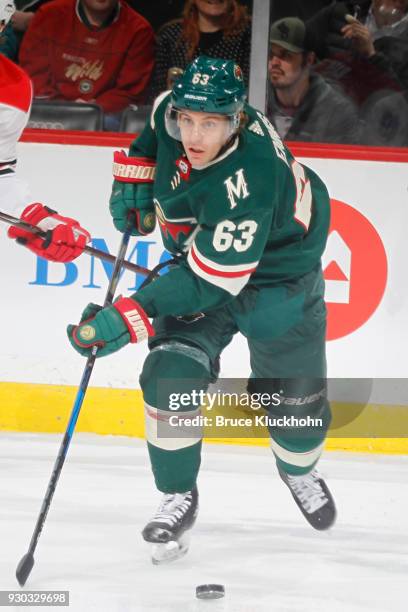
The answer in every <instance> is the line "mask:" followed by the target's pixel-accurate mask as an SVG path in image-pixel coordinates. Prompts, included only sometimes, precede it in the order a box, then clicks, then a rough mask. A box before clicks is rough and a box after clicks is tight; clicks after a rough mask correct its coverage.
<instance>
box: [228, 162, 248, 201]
mask: <svg viewBox="0 0 408 612" xmlns="http://www.w3.org/2000/svg"><path fill="white" fill-rule="evenodd" d="M235 176H236V177H237V182H236V185H234V183H233V182H232V176H229V177H228V178H227V180H226V181H224V185H225V186H226V188H227V192H228V199H229V201H230V204H231V208H235V207H236V205H237V203H236V201H235V198H234V196H236V197H237V198H247V197H248V196H249V191H248V185H247V182H246V180H245V177H244V169H243V168H240V169H239V170H237V171H236V173H235Z"/></svg>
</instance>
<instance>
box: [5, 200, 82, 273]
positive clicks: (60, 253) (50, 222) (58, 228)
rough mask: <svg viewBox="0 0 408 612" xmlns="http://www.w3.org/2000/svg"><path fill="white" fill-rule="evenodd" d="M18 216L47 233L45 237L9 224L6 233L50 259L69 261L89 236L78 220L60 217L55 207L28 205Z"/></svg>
mask: <svg viewBox="0 0 408 612" xmlns="http://www.w3.org/2000/svg"><path fill="white" fill-rule="evenodd" d="M20 218H21V220H22V221H26V222H27V223H31V225H36V226H37V227H39V228H40V229H41V230H43V231H44V232H46V234H47V235H46V237H45V238H40V237H39V236H37V235H36V234H32V233H30V232H26V231H25V230H22V229H19V228H18V227H10V228H9V230H8V236H9V237H10V238H15V239H16V240H17V242H19V243H20V244H24V246H26V247H27V248H28V249H30V251H33V252H34V253H35V254H36V255H40V257H44V258H45V259H48V260H50V261H59V262H67V261H72V260H73V259H75V258H76V257H78V255H80V254H81V253H82V251H83V250H84V248H85V246H86V243H87V242H88V241H89V240H90V238H91V237H90V235H89V233H88V232H87V231H86V230H84V229H83V228H82V227H81V226H80V225H79V223H78V221H75V219H70V218H69V217H61V216H60V215H59V214H58V213H57V212H56V211H55V210H51V208H48V207H47V206H43V204H39V203H35V204H30V206H27V207H26V208H25V209H24V210H23V212H22V215H21V217H20Z"/></svg>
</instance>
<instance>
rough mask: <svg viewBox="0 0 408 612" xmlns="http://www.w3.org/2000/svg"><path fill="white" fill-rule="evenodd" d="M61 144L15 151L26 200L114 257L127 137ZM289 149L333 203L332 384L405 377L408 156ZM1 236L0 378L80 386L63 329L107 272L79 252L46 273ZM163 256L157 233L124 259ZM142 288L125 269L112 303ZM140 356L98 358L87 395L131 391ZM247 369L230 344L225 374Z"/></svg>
mask: <svg viewBox="0 0 408 612" xmlns="http://www.w3.org/2000/svg"><path fill="white" fill-rule="evenodd" d="M44 138H45V140H46V139H47V137H44ZM44 138H43V140H44ZM61 138H63V139H64V140H62V141H60V142H58V139H57V138H56V137H55V138H54V141H55V142H53V143H50V142H46V141H45V142H33V141H32V140H36V138H35V135H34V136H33V138H30V134H29V133H28V134H27V135H26V137H25V141H24V142H21V143H19V162H18V172H19V175H20V177H21V178H22V179H24V180H25V181H26V182H27V183H28V185H29V187H30V191H31V194H32V201H39V202H42V203H44V204H47V205H48V206H50V207H51V208H53V209H55V210H57V211H58V212H60V213H61V214H63V215H66V216H72V217H74V218H76V219H78V220H79V221H80V222H81V224H82V225H83V226H84V227H85V228H86V229H88V230H89V232H90V233H91V235H92V246H93V247H95V248H97V249H101V250H104V251H107V252H109V253H110V254H112V255H115V254H116V253H117V250H118V247H119V242H120V234H119V233H118V232H117V231H116V230H115V229H114V227H113V225H112V223H111V218H110V215H109V212H108V199H109V194H110V189H111V182H112V178H111V177H112V157H113V151H114V150H116V149H120V148H127V146H128V144H129V139H127V140H124V141H123V142H121V140H120V137H118V138H117V139H116V140H117V141H115V142H112V141H109V140H107V138H105V139H104V140H101V141H99V140H98V141H97V140H96V139H94V141H92V138H89V139H88V141H86V140H85V142H83V143H81V144H78V140H77V139H75V136H72V137H69V135H68V136H61ZM30 140H31V141H30ZM291 149H292V151H293V153H294V154H295V155H296V156H297V158H298V159H299V161H300V162H301V163H304V164H306V165H308V166H310V167H311V168H312V169H313V170H315V171H316V172H317V173H318V174H319V175H320V176H321V178H322V179H323V180H324V181H325V183H326V185H327V186H328V189H329V192H330V195H331V207H332V219H331V227H330V235H329V238H328V243H327V248H326V251H325V253H324V258H323V267H324V275H325V280H326V302H327V306H328V331H327V340H328V343H327V357H328V372H329V375H330V377H332V378H400V379H401V378H408V357H407V352H408V238H407V237H408V229H407V228H408V153H407V154H404V153H403V152H401V151H399V152H398V151H396V150H395V151H394V154H393V153H392V152H388V151H382V152H381V151H377V153H376V154H375V155H373V154H372V150H371V152H370V150H367V151H365V150H364V149H362V148H358V149H357V148H346V147H342V148H336V149H331V148H330V147H328V146H327V147H321V146H320V147H319V146H315V147H313V146H302V147H300V146H298V147H296V146H292V147H291ZM0 208H1V207H0ZM6 229H7V226H6V225H5V224H1V228H0V230H1V236H0V257H1V267H0V270H1V272H0V274H1V327H0V336H1V342H0V380H1V381H3V382H6V381H7V382H12V381H13V382H30V383H46V384H57V385H77V384H78V381H79V378H80V376H81V373H82V369H83V364H84V360H83V358H81V357H80V356H79V355H78V354H77V353H76V352H74V351H73V349H72V348H71V346H70V345H69V343H68V340H67V336H66V332H65V329H66V326H67V324H68V323H76V322H77V321H78V320H79V318H80V315H81V312H82V310H83V309H84V307H85V306H86V305H87V304H88V302H96V303H102V302H103V300H104V296H105V293H106V289H107V285H108V277H109V274H110V273H111V271H112V264H110V263H107V262H106V261H101V260H100V259H96V258H94V257H91V256H89V255H87V254H83V255H82V256H81V257H80V258H78V259H77V260H75V261H74V262H72V263H68V264H56V263H49V262H46V261H45V260H43V259H41V258H37V257H35V256H34V255H33V254H32V253H30V252H29V251H27V250H26V249H24V248H23V247H21V246H19V245H17V244H15V243H14V242H12V241H11V240H9V239H8V238H7V236H6ZM167 257H168V255H167V253H166V252H165V251H164V249H163V247H162V245H161V241H160V236H159V233H158V231H156V232H155V233H154V234H152V235H150V236H146V237H141V238H132V240H131V243H130V246H129V249H128V253H127V259H128V260H130V261H131V262H133V263H136V264H139V265H141V266H144V267H148V268H153V267H154V266H155V265H156V264H157V263H158V262H160V261H164V260H165V259H166V258H167ZM142 281H143V276H142V275H138V274H135V273H134V272H131V271H128V270H125V271H124V272H123V274H122V277H121V280H120V283H119V288H118V292H117V293H118V294H119V293H122V294H123V295H126V294H128V293H133V292H134V291H136V290H137V288H138V286H139V285H140V284H141V282H142ZM146 350H147V349H146V346H145V345H140V346H138V345H131V346H127V347H126V348H124V349H123V350H121V351H120V352H118V353H116V354H114V355H111V356H110V357H107V358H102V359H100V360H98V362H97V364H96V367H95V369H94V373H93V375H92V380H91V386H92V385H93V386H99V387H112V388H138V387H139V382H138V377H139V374H140V371H141V366H142V363H143V359H144V357H145V355H146ZM249 371H250V368H249V358H248V351H247V347H246V342H245V339H244V338H242V337H236V338H235V339H234V341H233V342H232V343H231V345H230V346H229V347H228V348H227V349H226V350H225V352H224V353H223V356H222V375H223V376H227V377H234V378H235V377H236V378H238V377H246V376H247V375H248V374H249ZM398 399H399V401H401V402H402V403H407V402H404V398H403V397H401V398H398ZM405 399H406V398H405Z"/></svg>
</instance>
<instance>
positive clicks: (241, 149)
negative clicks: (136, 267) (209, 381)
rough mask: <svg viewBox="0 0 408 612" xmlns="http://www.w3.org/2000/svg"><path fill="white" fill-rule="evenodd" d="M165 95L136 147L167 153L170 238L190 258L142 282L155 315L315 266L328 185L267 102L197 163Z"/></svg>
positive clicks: (160, 157) (215, 302)
mask: <svg viewBox="0 0 408 612" xmlns="http://www.w3.org/2000/svg"><path fill="white" fill-rule="evenodd" d="M168 102H169V94H168V93H167V94H162V96H160V97H159V98H158V99H157V101H156V103H155V105H154V107H153V111H152V116H151V119H150V121H149V122H148V123H147V125H146V127H145V129H144V130H143V132H142V133H141V134H140V136H139V137H138V138H137V139H136V140H135V141H134V142H133V143H132V145H131V147H130V152H129V155H131V156H136V157H137V156H140V157H152V158H155V159H156V161H157V170H156V178H155V184H154V205H155V211H156V215H157V219H158V223H159V226H160V230H161V234H162V239H163V244H164V246H165V248H166V249H167V250H168V251H169V252H170V253H173V254H180V255H182V259H181V263H180V265H178V266H175V267H173V268H172V269H170V271H169V272H168V273H167V274H166V275H164V276H162V277H161V278H160V279H158V280H156V281H155V282H153V283H151V284H150V285H149V286H147V287H145V288H144V289H142V290H140V291H138V292H137V294H135V295H134V298H135V299H136V300H137V301H138V302H139V303H140V304H141V305H142V307H143V308H144V309H145V310H146V312H147V314H148V315H149V316H159V315H185V314H190V313H194V312H198V311H206V310H209V309H213V308H217V307H219V306H221V305H223V304H226V303H227V302H229V301H230V300H232V299H233V298H234V297H235V296H236V295H238V293H239V292H240V291H241V290H242V289H243V287H244V286H245V285H246V284H247V283H251V284H253V285H257V286H261V285H274V284H277V283H282V282H284V281H285V280H288V279H293V278H296V277H299V276H302V275H303V274H306V273H307V272H309V271H310V270H312V269H313V268H314V267H315V266H316V265H317V264H318V262H319V261H320V258H321V255H322V253H323V250H324V248H325V244H326V240H327V234H328V229H329V220H330V203H329V196H328V193H327V189H326V187H325V185H324V183H323V182H322V181H321V179H320V178H319V177H318V176H317V175H316V174H315V173H314V172H313V171H312V170H310V169H309V168H307V167H305V166H303V165H301V164H300V163H299V162H298V161H296V160H295V159H294V157H293V156H292V155H291V153H290V151H289V150H288V149H287V148H286V147H285V146H284V144H283V143H282V141H281V139H280V138H279V135H278V134H277V132H276V130H275V128H274V127H273V125H272V124H271V123H270V121H269V120H268V119H267V118H266V117H265V115H263V114H262V113H261V112H259V111H257V110H255V109H254V108H252V107H250V106H249V105H246V107H245V113H246V115H247V122H246V125H245V127H244V128H243V129H241V131H240V133H239V135H238V137H237V138H236V139H235V140H234V142H232V143H231V145H230V146H229V148H228V149H227V150H226V151H224V152H223V154H222V155H221V156H219V157H218V158H217V159H216V160H215V161H213V162H210V163H208V164H207V165H206V166H205V167H203V168H200V169H199V170H198V169H191V170H190V171H188V166H187V164H186V158H185V156H184V153H183V148H182V145H181V143H179V142H178V141H176V140H175V139H173V138H172V137H170V136H169V135H168V133H167V131H166V127H165V117H164V116H165V110H166V106H167V104H168Z"/></svg>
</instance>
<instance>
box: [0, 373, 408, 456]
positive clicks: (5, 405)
mask: <svg viewBox="0 0 408 612" xmlns="http://www.w3.org/2000/svg"><path fill="white" fill-rule="evenodd" d="M76 391H77V389H76V387H71V386H64V385H42V384H28V383H0V431H20V432H23V431H24V432H38V433H40V432H41V433H62V432H64V431H65V429H66V425H67V422H68V419H69V416H70V414H71V410H72V406H73V403H74V400H75V395H76ZM332 410H333V413H334V418H333V422H334V423H335V425H336V428H335V429H333V430H332V432H331V433H332V435H331V436H330V437H329V438H328V439H327V441H326V449H327V450H344V451H361V452H369V453H392V454H408V439H407V438H403V437H397V435H398V432H401V433H402V432H408V407H407V406H389V405H378V404H375V405H369V406H366V407H365V408H364V410H362V409H361V407H360V409H358V408H356V407H353V406H351V405H344V404H339V403H336V402H333V403H332ZM346 411H349V412H346ZM349 413H350V414H351V415H352V417H350V418H349V419H345V417H344V415H347V414H349ZM245 416H248V414H246V415H245ZM347 420H348V422H346V421H347ZM76 431H78V432H87V433H97V434H105V435H121V436H132V437H137V438H143V437H144V416H143V399H142V392H141V391H140V390H131V389H111V388H101V387H90V388H89V389H88V391H87V393H86V397H85V400H84V404H83V406H82V409H81V413H80V416H79V419H78V423H77V426H76ZM251 431H254V430H251V428H249V429H248V430H247V432H246V433H247V437H240V438H238V437H232V436H225V437H223V438H217V439H215V438H213V439H208V440H207V441H208V442H211V443H223V444H245V445H251V446H268V445H269V440H268V438H267V437H264V438H259V437H255V436H254V435H251ZM366 431H369V432H372V433H370V437H365V436H364V432H366ZM361 432H363V434H361ZM384 432H387V433H388V432H390V433H388V436H385V435H384Z"/></svg>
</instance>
